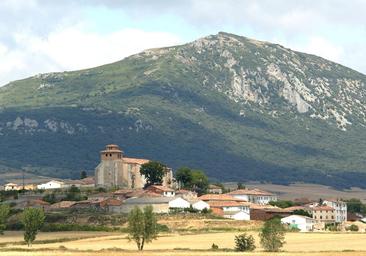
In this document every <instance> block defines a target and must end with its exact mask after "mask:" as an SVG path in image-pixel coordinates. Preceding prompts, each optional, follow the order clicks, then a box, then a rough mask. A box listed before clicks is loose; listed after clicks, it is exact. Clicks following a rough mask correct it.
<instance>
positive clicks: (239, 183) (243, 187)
mask: <svg viewBox="0 0 366 256" xmlns="http://www.w3.org/2000/svg"><path fill="white" fill-rule="evenodd" d="M237 186H238V189H245V186H244V185H243V183H241V182H238V184H237Z"/></svg>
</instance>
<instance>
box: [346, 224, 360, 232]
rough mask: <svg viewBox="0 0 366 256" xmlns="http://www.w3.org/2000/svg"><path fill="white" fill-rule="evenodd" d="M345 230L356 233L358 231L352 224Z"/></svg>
mask: <svg viewBox="0 0 366 256" xmlns="http://www.w3.org/2000/svg"><path fill="white" fill-rule="evenodd" d="M347 230H349V231H355V232H357V231H358V230H359V229H358V226H357V225H355V224H352V225H351V226H349V227H348V228H347Z"/></svg>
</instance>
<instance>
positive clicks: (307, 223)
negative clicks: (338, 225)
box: [281, 215, 314, 232]
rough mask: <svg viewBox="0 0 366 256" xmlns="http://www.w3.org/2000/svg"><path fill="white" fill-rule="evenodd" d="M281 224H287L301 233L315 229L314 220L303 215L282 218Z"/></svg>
mask: <svg viewBox="0 0 366 256" xmlns="http://www.w3.org/2000/svg"><path fill="white" fill-rule="evenodd" d="M281 222H282V223H283V224H287V225H288V226H289V227H290V228H296V229H299V230H300V231H301V232H308V231H312V230H313V228H314V220H313V219H312V218H310V217H307V216H302V215H290V216H287V217H284V218H282V219H281Z"/></svg>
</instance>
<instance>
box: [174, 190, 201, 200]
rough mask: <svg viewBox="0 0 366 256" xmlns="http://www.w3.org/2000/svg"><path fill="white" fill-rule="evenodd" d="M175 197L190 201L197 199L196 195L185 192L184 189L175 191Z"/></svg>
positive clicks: (191, 192)
mask: <svg viewBox="0 0 366 256" xmlns="http://www.w3.org/2000/svg"><path fill="white" fill-rule="evenodd" d="M175 195H176V196H179V197H181V198H183V199H185V200H188V201H192V200H196V199H197V193H196V192H194V191H190V190H186V189H180V190H177V191H175Z"/></svg>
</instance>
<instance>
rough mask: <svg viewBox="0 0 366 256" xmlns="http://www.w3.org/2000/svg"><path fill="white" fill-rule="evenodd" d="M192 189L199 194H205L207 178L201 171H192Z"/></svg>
mask: <svg viewBox="0 0 366 256" xmlns="http://www.w3.org/2000/svg"><path fill="white" fill-rule="evenodd" d="M192 177H193V179H192V189H193V190H194V191H196V192H197V193H199V194H203V193H206V192H207V188H208V177H207V176H206V174H205V173H204V172H203V171H201V170H192Z"/></svg>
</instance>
